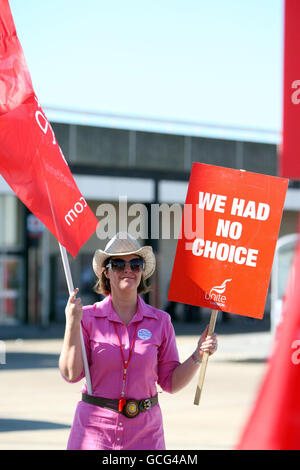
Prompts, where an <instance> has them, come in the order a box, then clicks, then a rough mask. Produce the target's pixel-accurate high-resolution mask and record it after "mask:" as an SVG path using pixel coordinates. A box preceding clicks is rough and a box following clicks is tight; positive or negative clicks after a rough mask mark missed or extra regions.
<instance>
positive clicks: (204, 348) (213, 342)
mask: <svg viewBox="0 0 300 470" xmlns="http://www.w3.org/2000/svg"><path fill="white" fill-rule="evenodd" d="M207 333H208V325H207V327H206V328H205V330H204V331H203V333H202V335H201V337H200V339H199V341H198V345H197V349H196V351H195V353H194V354H195V356H196V358H197V359H198V360H200V361H201V360H202V357H203V353H204V352H208V353H209V354H210V355H211V354H213V353H214V352H216V350H217V348H218V341H217V335H216V334H215V333H213V334H212V335H211V336H207Z"/></svg>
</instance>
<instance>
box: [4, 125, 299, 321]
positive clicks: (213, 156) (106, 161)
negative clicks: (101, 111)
mask: <svg viewBox="0 0 300 470" xmlns="http://www.w3.org/2000/svg"><path fill="white" fill-rule="evenodd" d="M62 121H63V119H60V122H59V121H58V120H55V119H52V120H51V125H52V127H53V130H54V133H55V135H56V138H57V141H58V143H59V145H60V147H61V148H62V151H63V153H64V155H65V157H66V159H67V161H68V163H69V166H70V169H71V171H72V174H73V176H74V178H75V181H76V182H77V184H78V187H79V189H80V191H81V192H82V194H83V196H84V197H85V199H86V200H87V202H88V204H89V205H90V207H91V209H92V210H93V212H94V213H95V214H96V216H97V217H98V219H99V226H98V229H97V231H96V232H95V234H94V235H93V236H92V237H91V238H90V240H89V241H88V242H87V243H86V244H85V245H84V246H83V247H82V248H81V250H80V252H79V254H78V256H77V257H76V259H75V260H73V259H71V258H70V266H71V271H72V276H73V282H74V285H75V286H78V287H79V288H80V296H81V297H82V298H83V303H84V304H87V303H93V302H94V301H96V300H97V299H99V296H96V294H94V293H93V285H94V282H95V276H94V273H93V271H92V267H91V261H92V257H93V253H94V251H95V249H97V248H103V247H104V246H105V245H106V243H107V241H108V239H109V238H110V237H111V236H112V235H113V233H115V232H116V231H118V230H128V231H131V230H134V232H135V233H138V234H139V236H140V242H141V244H151V245H152V247H153V249H154V251H155V253H156V257H157V264H158V269H157V270H156V273H155V275H154V276H153V278H152V281H151V284H152V290H151V293H150V294H149V295H150V299H149V301H151V303H152V304H154V305H156V306H157V307H159V308H163V309H164V308H166V306H167V294H168V286H169V281H170V278H171V273H172V266H173V260H174V255H175V251H176V245H177V238H178V227H180V221H181V215H182V210H183V204H184V201H185V196H186V191H187V186H188V180H189V176H190V170H191V167H192V164H193V162H202V163H208V164H212V165H218V166H224V167H229V168H238V169H241V168H243V169H245V170H247V171H253V172H256V173H264V174H269V175H274V176H276V175H277V144H276V142H274V140H276V139H275V138H271V139H270V138H266V139H265V141H263V140H264V139H263V138H262V137H261V138H260V139H258V140H259V141H255V138H253V137H252V138H249V139H248V140H247V132H240V134H242V135H246V138H244V139H243V138H242V136H240V137H238V138H229V137H228V136H225V137H218V138H217V137H213V134H216V130H215V129H210V131H211V134H212V135H201V129H200V130H199V129H196V131H195V129H193V124H191V123H189V128H187V126H185V128H184V126H183V125H182V126H181V128H180V130H178V131H177V130H176V128H174V125H173V123H165V125H164V128H163V130H160V131H159V130H157V129H155V130H150V129H149V125H148V129H147V130H145V128H144V129H143V128H142V126H139V125H137V124H139V123H138V122H137V121H138V119H137V118H136V122H134V123H131V125H130V126H128V128H126V125H123V126H122V128H121V126H117V125H115V126H114V122H113V119H111V120H110V122H109V125H106V126H105V125H103V124H102V125H101V124H99V123H97V124H91V123H84V122H81V123H80V124H78V123H68V122H67V119H66V122H62ZM146 127H147V126H146ZM161 128H162V126H161ZM204 134H205V132H204ZM206 134H208V132H206ZM236 134H237V132H236ZM272 139H273V142H272ZM270 140H271V141H270ZM299 191H300V189H298V183H297V182H294V181H290V185H289V189H288V194H287V198H286V204H285V208H284V213H283V219H282V224H281V228H280V236H282V235H286V234H288V233H294V232H295V231H296V224H297V213H298V210H299V203H298V202H297V201H298V200H300V198H299ZM0 217H1V219H0V220H1V221H2V227H1V230H0V323H2V324H3V323H6V324H7V323H8V324H14V323H16V322H17V323H18V322H20V323H23V322H25V323H33V324H44V325H47V324H49V322H63V321H64V308H65V304H66V301H67V298H68V291H67V285H66V281H65V278H64V272H63V268H62V263H61V259H60V252H59V247H58V243H57V241H56V239H55V238H54V237H53V236H52V235H51V234H50V233H49V232H48V230H47V229H45V228H44V227H43V226H41V224H39V223H38V221H36V220H35V218H34V217H32V215H31V214H30V213H29V211H28V209H27V208H26V207H25V206H24V205H23V204H22V203H21V202H20V201H19V200H18V199H17V198H16V196H15V195H14V194H13V192H12V191H11V190H10V188H9V186H8V185H7V184H6V182H5V181H4V180H3V179H1V180H0Z"/></svg>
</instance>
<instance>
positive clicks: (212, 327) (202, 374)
mask: <svg viewBox="0 0 300 470" xmlns="http://www.w3.org/2000/svg"><path fill="white" fill-rule="evenodd" d="M217 315H218V310H212V311H211V315H210V321H209V326H208V331H207V336H211V335H212V334H213V332H214V330H215V326H216V321H217ZM208 358H209V353H208V352H204V354H203V359H202V364H201V369H200V374H199V379H198V384H197V388H196V393H195V399H194V405H199V402H200V396H201V392H202V388H203V383H204V378H205V372H206V366H207V362H208Z"/></svg>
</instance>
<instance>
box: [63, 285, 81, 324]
mask: <svg viewBox="0 0 300 470" xmlns="http://www.w3.org/2000/svg"><path fill="white" fill-rule="evenodd" d="M78 292H79V289H78V287H77V288H76V289H74V290H73V292H71V294H70V296H69V299H68V303H67V305H66V308H65V314H66V322H67V324H68V325H71V326H73V325H76V324H78V325H79V324H80V322H81V319H82V302H81V298H80V297H79V298H78V299H76V295H77V294H78Z"/></svg>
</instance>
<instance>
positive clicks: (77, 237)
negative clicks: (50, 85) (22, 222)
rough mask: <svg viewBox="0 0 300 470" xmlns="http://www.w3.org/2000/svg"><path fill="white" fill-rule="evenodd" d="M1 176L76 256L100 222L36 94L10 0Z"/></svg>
mask: <svg viewBox="0 0 300 470" xmlns="http://www.w3.org/2000/svg"><path fill="white" fill-rule="evenodd" d="M0 173H1V174H2V176H3V178H4V179H5V180H6V182H7V183H8V184H9V186H10V187H11V188H12V190H13V191H14V192H15V194H16V195H17V196H18V197H19V198H20V199H21V201H22V202H23V203H24V204H25V205H26V206H27V207H28V208H29V209H30V211H31V212H32V213H33V214H35V215H36V216H37V217H38V218H39V219H40V220H41V221H42V222H43V223H44V224H45V226H46V227H47V228H48V229H49V230H50V232H51V233H52V234H53V235H54V236H55V237H56V238H57V240H58V241H59V242H60V243H61V245H63V246H64V247H65V248H66V249H67V250H68V251H69V252H70V253H71V254H72V255H73V256H74V257H75V256H76V255H77V253H78V251H79V249H80V247H81V246H82V245H83V244H84V243H85V242H86V241H87V240H88V239H89V238H90V236H91V235H92V234H93V233H94V232H95V230H96V226H97V223H98V221H97V219H96V217H95V215H94V214H93V212H92V211H91V209H90V208H89V207H88V205H87V203H86V201H85V199H84V197H83V196H82V194H81V193H80V191H79V189H78V188H77V186H76V183H75V181H74V179H73V176H72V173H71V171H70V169H69V166H68V164H67V162H66V160H65V158H64V156H63V153H62V151H61V149H60V147H59V145H58V144H57V142H56V139H55V135H54V132H53V130H52V128H51V125H50V123H49V121H48V120H47V118H46V116H45V114H44V112H43V110H42V108H41V106H40V104H39V102H38V99H37V97H36V96H35V93H34V90H33V86H32V83H31V78H30V74H29V71H28V68H27V65H26V62H25V58H24V54H23V50H22V47H21V44H20V42H19V40H18V37H17V34H16V29H15V25H14V21H13V18H12V15H11V11H10V7H9V3H8V0H0Z"/></svg>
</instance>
